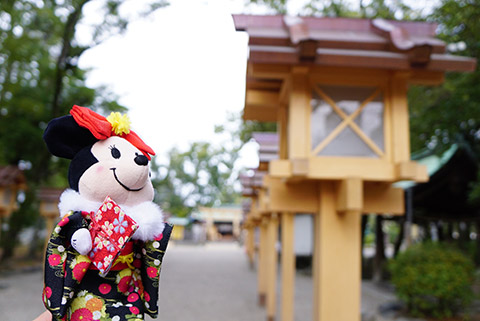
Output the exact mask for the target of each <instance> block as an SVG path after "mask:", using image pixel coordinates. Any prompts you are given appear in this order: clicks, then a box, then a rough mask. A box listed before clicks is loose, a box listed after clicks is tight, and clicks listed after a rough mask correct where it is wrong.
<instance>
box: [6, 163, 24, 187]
mask: <svg viewBox="0 0 480 321" xmlns="http://www.w3.org/2000/svg"><path fill="white" fill-rule="evenodd" d="M25 183H26V180H25V176H24V175H23V172H22V171H21V170H20V169H19V168H18V167H17V166H14V165H8V166H0V186H11V185H21V186H24V185H25Z"/></svg>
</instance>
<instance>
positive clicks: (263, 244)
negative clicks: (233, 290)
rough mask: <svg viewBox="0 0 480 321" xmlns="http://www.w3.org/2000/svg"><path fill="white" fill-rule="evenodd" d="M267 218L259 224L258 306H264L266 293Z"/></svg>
mask: <svg viewBox="0 0 480 321" xmlns="http://www.w3.org/2000/svg"><path fill="white" fill-rule="evenodd" d="M267 222H268V219H267V218H262V221H261V223H260V245H259V249H258V268H257V269H258V272H257V278H258V279H257V285H258V304H259V305H260V306H265V298H266V291H267V279H266V276H267V270H266V268H267V264H266V263H267V260H266V258H267V256H266V255H267V254H266V253H267Z"/></svg>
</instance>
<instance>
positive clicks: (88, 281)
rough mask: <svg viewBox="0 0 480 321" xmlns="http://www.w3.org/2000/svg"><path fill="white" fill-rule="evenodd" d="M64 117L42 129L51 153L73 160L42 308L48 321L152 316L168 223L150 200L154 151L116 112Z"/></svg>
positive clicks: (77, 111)
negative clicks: (106, 114)
mask: <svg viewBox="0 0 480 321" xmlns="http://www.w3.org/2000/svg"><path fill="white" fill-rule="evenodd" d="M70 114H71V115H68V116H63V117H60V118H56V119H54V120H52V121H51V122H50V123H49V124H48V126H47V129H46V130H45V134H44V140H45V142H46V144H47V147H48V149H49V151H50V152H51V153H52V154H53V155H55V156H57V157H62V158H67V159H71V163H70V168H69V172H68V181H69V184H70V189H67V190H66V191H65V192H63V194H62V196H61V197H60V203H59V210H60V215H61V217H62V219H61V221H60V222H59V223H58V225H57V226H56V227H55V229H54V231H53V232H52V235H51V237H50V240H49V243H48V247H47V253H46V260H45V287H44V291H43V300H44V304H45V307H46V308H47V309H48V310H49V311H50V312H51V313H52V316H53V319H54V320H75V321H77V320H82V321H86V320H102V321H109V320H111V321H120V320H143V316H144V313H147V314H149V315H150V316H152V317H156V316H157V313H158V306H157V301H158V286H159V274H160V267H161V264H162V259H163V255H164V253H165V250H166V248H167V243H168V240H169V237H170V233H171V231H172V226H170V225H168V224H165V223H164V218H163V214H162V211H161V209H160V208H159V207H158V206H157V205H156V204H154V203H153V202H152V200H153V194H154V191H153V186H152V183H151V181H150V172H149V161H150V159H151V156H150V155H154V154H155V153H154V152H153V150H152V149H151V148H150V147H148V146H147V145H146V144H145V143H144V142H143V141H142V140H141V139H140V138H139V137H138V136H137V134H135V133H134V132H133V131H131V130H130V129H129V126H130V122H129V120H128V118H127V117H126V116H122V115H120V113H112V114H110V116H109V117H108V118H105V117H103V116H101V115H99V114H97V113H95V112H93V111H91V110H90V109H88V108H85V107H79V106H73V108H72V110H71V111H70ZM102 215H103V216H102ZM99 260H101V262H99Z"/></svg>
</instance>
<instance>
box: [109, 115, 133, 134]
mask: <svg viewBox="0 0 480 321" xmlns="http://www.w3.org/2000/svg"><path fill="white" fill-rule="evenodd" d="M107 120H108V122H109V123H110V124H111V125H112V131H113V132H114V133H115V135H119V136H121V135H123V134H129V133H130V118H128V116H127V115H126V114H125V115H122V114H120V113H119V112H111V113H110V115H109V116H108V117H107Z"/></svg>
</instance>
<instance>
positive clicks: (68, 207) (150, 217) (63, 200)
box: [58, 189, 165, 241]
mask: <svg viewBox="0 0 480 321" xmlns="http://www.w3.org/2000/svg"><path fill="white" fill-rule="evenodd" d="M101 204H102V203H101V202H94V201H90V200H87V199H86V198H84V197H83V196H81V195H80V194H79V193H78V192H76V191H74V190H73V189H66V190H65V191H64V192H63V193H62V195H61V196H60V203H58V209H59V210H60V216H61V217H63V216H65V215H66V214H67V213H68V212H70V211H85V212H96V211H97V210H98V209H99V208H100V205H101ZM118 205H119V206H120V207H121V208H122V210H123V211H124V212H125V214H127V215H128V216H130V217H131V218H132V219H133V220H134V221H135V222H137V224H138V225H139V228H138V229H137V231H136V232H135V234H133V236H132V238H133V239H135V240H141V241H149V240H153V239H154V238H155V237H156V236H159V235H160V234H161V233H162V232H163V229H164V227H165V223H164V217H163V212H162V210H161V209H160V207H159V206H158V205H157V204H155V203H153V202H143V203H140V204H138V205H135V206H126V205H122V204H118Z"/></svg>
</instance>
